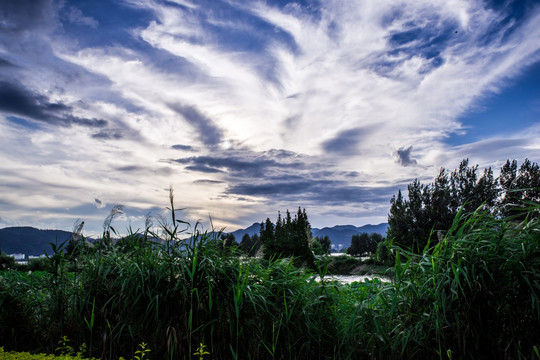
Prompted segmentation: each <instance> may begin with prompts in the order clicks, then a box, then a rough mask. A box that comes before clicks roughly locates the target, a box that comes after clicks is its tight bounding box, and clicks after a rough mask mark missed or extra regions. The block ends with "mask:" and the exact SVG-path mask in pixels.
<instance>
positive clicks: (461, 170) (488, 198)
mask: <svg viewBox="0 0 540 360" xmlns="http://www.w3.org/2000/svg"><path fill="white" fill-rule="evenodd" d="M407 190H408V196H407V199H406V198H405V197H404V196H403V195H402V193H401V190H400V191H398V194H397V196H394V197H392V199H391V200H390V203H391V206H390V213H389V215H388V225H389V228H388V233H387V238H389V239H393V241H394V243H395V244H397V245H400V246H403V247H406V248H409V249H412V250H413V251H415V252H418V253H419V252H422V251H423V249H424V247H425V246H426V244H427V241H428V239H429V238H430V236H432V233H435V234H439V235H442V234H444V233H445V232H446V231H447V230H448V229H449V228H450V226H451V225H452V221H453V219H454V217H455V216H456V214H457V213H458V211H460V210H461V211H462V212H464V213H471V212H474V211H475V210H477V209H479V208H484V209H485V210H487V211H489V212H491V213H493V214H496V215H499V216H507V215H512V214H517V215H516V217H518V218H519V217H520V216H525V215H520V214H519V210H523V209H524V208H526V207H527V201H535V202H538V201H540V170H539V167H538V165H537V164H536V163H533V162H531V161H530V160H528V159H526V160H525V161H524V162H523V164H522V165H521V167H519V168H518V165H517V162H516V160H513V161H510V160H507V161H506V163H505V164H504V165H503V167H502V168H501V171H500V175H499V177H498V178H494V175H493V171H492V169H491V168H487V169H484V171H483V172H482V173H481V174H480V173H479V171H478V165H475V166H470V165H469V160H468V159H464V160H463V161H461V163H460V165H459V167H458V168H457V169H456V170H454V171H452V172H450V173H449V172H448V171H447V170H446V169H444V168H442V169H441V170H440V172H439V174H438V176H437V177H436V178H435V179H434V181H433V183H431V184H422V183H421V182H420V181H419V180H418V179H415V180H414V181H413V182H412V183H410V184H409V185H408V186H407ZM516 210H517V211H516Z"/></svg>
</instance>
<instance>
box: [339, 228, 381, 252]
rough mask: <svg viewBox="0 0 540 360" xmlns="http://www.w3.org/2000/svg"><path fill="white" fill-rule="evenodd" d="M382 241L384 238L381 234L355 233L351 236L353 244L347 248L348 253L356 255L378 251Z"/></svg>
mask: <svg viewBox="0 0 540 360" xmlns="http://www.w3.org/2000/svg"><path fill="white" fill-rule="evenodd" d="M382 241H384V238H383V237H382V235H381V234H377V233H371V234H368V233H361V234H355V235H353V236H352V238H351V246H350V247H349V248H348V249H347V254H349V255H355V256H362V255H368V254H372V253H374V252H375V251H377V245H378V244H379V243H381V242H382Z"/></svg>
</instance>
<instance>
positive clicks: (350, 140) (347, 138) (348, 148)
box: [322, 127, 371, 155]
mask: <svg viewBox="0 0 540 360" xmlns="http://www.w3.org/2000/svg"><path fill="white" fill-rule="evenodd" d="M370 133H371V129H370V128H368V127H359V128H354V129H349V130H345V131H342V132H340V133H339V134H337V135H336V136H335V137H334V138H333V139H330V140H328V141H325V142H324V143H323V144H322V146H323V149H324V151H326V152H329V153H336V154H341V155H349V154H354V153H356V151H357V147H358V144H359V142H360V140H361V139H362V137H365V136H367V135H369V134H370Z"/></svg>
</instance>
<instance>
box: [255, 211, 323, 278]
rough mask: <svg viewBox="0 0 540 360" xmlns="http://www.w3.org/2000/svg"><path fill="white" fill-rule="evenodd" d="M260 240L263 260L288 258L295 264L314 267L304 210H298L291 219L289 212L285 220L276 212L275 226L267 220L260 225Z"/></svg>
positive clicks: (309, 233)
mask: <svg viewBox="0 0 540 360" xmlns="http://www.w3.org/2000/svg"><path fill="white" fill-rule="evenodd" d="M260 240H261V243H262V245H263V257H264V258H265V259H270V258H281V257H290V258H293V259H294V261H295V263H296V264H299V265H306V266H308V267H310V268H314V267H315V261H314V256H313V252H312V251H311V248H310V244H311V241H312V235H311V225H310V224H309V220H308V217H307V214H306V210H305V209H304V210H302V209H301V208H298V212H297V213H296V215H295V216H294V218H292V217H291V214H290V213H289V210H287V212H286V216H285V219H282V218H281V213H279V212H278V218H277V221H276V224H275V225H274V223H272V221H271V220H270V219H269V218H267V219H266V221H265V222H263V223H261V228H260Z"/></svg>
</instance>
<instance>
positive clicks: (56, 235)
mask: <svg viewBox="0 0 540 360" xmlns="http://www.w3.org/2000/svg"><path fill="white" fill-rule="evenodd" d="M69 239H71V232H69V231H63V230H40V229H36V228H33V227H30V226H17V227H7V228H3V229H0V250H2V251H3V252H5V253H7V254H26V255H34V256H39V255H43V254H44V253H45V252H47V254H51V253H52V247H51V244H50V243H53V244H56V243H58V244H61V243H62V242H64V241H66V240H69Z"/></svg>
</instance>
